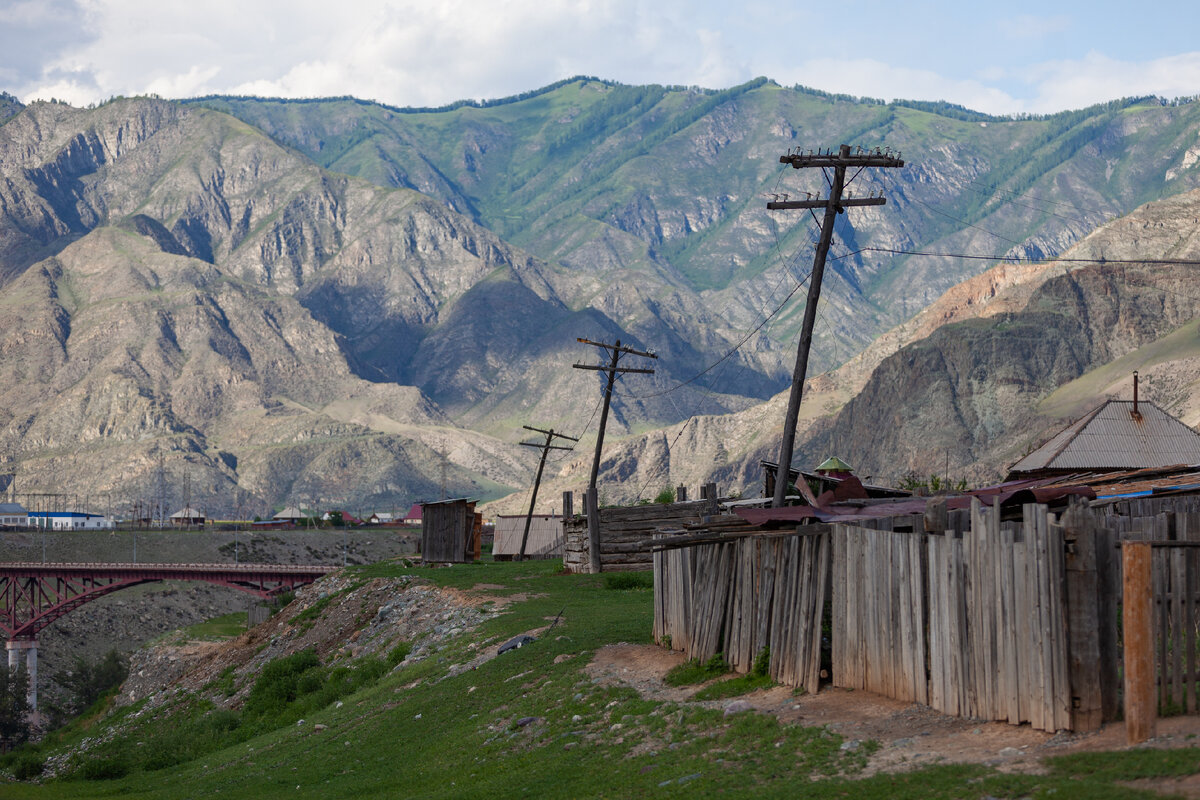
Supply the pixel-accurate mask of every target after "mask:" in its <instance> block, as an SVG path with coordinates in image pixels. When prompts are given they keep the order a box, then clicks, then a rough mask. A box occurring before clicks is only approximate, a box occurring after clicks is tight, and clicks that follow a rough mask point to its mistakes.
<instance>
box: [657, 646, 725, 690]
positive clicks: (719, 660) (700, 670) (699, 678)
mask: <svg viewBox="0 0 1200 800" xmlns="http://www.w3.org/2000/svg"><path fill="white" fill-rule="evenodd" d="M728 673H729V665H728V664H726V663H725V656H723V655H722V654H721V653H717V654H716V655H715V656H713V657H712V658H710V659H709V660H708V661H704V662H701V661H700V660H699V659H695V658H691V659H688V660H687V661H685V662H683V663H682V664H680V665H678V666H675V667H672V668H671V669H670V670H669V671H668V672H667V674H666V675H664V676H663V682H664V683H666V684H667V685H668V686H692V685H693V684H697V683H704V682H705V681H710V680H712V679H713V678H719V677H721V676H722V675H727V674H728Z"/></svg>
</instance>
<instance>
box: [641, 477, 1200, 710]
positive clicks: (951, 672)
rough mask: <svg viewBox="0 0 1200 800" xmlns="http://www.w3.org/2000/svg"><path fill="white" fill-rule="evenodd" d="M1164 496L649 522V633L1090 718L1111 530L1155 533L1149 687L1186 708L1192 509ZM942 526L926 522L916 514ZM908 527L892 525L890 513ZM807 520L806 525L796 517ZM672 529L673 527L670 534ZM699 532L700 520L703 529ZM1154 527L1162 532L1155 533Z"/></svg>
mask: <svg viewBox="0 0 1200 800" xmlns="http://www.w3.org/2000/svg"><path fill="white" fill-rule="evenodd" d="M1187 500H1189V502H1188V503H1184V504H1183V507H1184V508H1187V509H1189V510H1186V511H1172V510H1170V509H1171V505H1170V503H1169V501H1167V500H1162V499H1154V501H1153V502H1151V501H1149V500H1139V501H1136V502H1135V501H1121V502H1120V503H1113V504H1109V505H1107V506H1106V505H1100V506H1098V507H1095V508H1091V507H1088V506H1087V505H1086V504H1082V503H1076V504H1075V505H1073V506H1071V507H1070V508H1069V509H1067V510H1066V511H1065V512H1064V513H1063V514H1062V516H1061V518H1060V517H1058V516H1056V515H1055V514H1052V513H1050V512H1049V511H1048V510H1047V508H1046V507H1045V506H1041V505H1032V504H1030V505H1025V506H1023V507H1022V508H1021V509H1020V519H1004V517H1006V516H1007V517H1012V516H1013V514H1014V510H1012V509H1003V510H1002V509H998V508H985V507H982V506H981V505H979V504H978V503H976V504H975V505H974V506H973V508H972V509H971V510H970V511H969V512H953V513H952V514H950V515H945V514H944V513H942V514H941V515H938V514H934V515H932V516H931V515H926V516H925V517H924V518H923V517H921V516H916V517H902V518H894V519H888V520H878V521H873V522H869V523H863V525H873V526H874V527H873V528H867V527H863V526H850V525H834V526H823V525H814V526H803V527H801V528H799V529H798V530H792V531H786V532H784V531H779V532H756V533H742V534H737V535H726V536H724V537H723V538H722V537H718V538H720V540H719V541H712V540H711V537H710V540H709V541H698V542H684V541H682V540H678V539H677V537H672V536H659V537H657V538H656V540H655V544H656V545H657V546H658V547H660V548H671V549H663V550H661V551H659V552H656V553H655V554H654V561H653V568H654V573H655V616H654V636H655V639H656V640H657V641H659V642H660V643H666V642H668V641H669V643H670V646H671V647H673V648H674V649H677V650H681V651H683V652H684V653H686V654H687V655H688V656H690V657H693V658H698V659H701V660H706V659H708V658H710V657H712V656H713V655H714V654H716V653H723V654H724V655H725V658H726V660H727V661H728V662H729V663H730V665H731V666H732V667H734V668H735V669H737V670H739V671H743V672H744V671H748V670H749V669H750V667H751V665H752V663H753V660H754V657H755V656H756V655H757V654H758V653H759V652H760V651H761V650H762V649H763V648H764V647H770V656H771V659H770V670H771V675H772V677H774V678H775V679H776V680H778V681H780V682H781V683H785V684H788V685H792V686H798V687H804V688H805V689H807V690H809V691H816V690H817V688H818V685H819V683H820V674H821V669H822V646H823V642H822V635H821V624H822V619H823V616H824V615H825V614H828V615H829V619H830V625H831V627H830V629H829V630H830V634H829V638H830V642H829V643H828V644H829V650H827V651H826V653H825V658H826V662H825V664H826V666H828V668H829V671H830V674H831V678H832V682H833V684H834V685H835V686H840V687H846V688H856V689H863V690H868V691H872V692H876V693H879V694H883V695H886V696H888V697H894V698H897V699H900V700H906V701H911V702H918V703H924V704H927V705H929V706H931V707H933V708H935V709H937V710H939V711H942V712H944V713H947V714H953V715H957V716H963V717H970V718H975V719H991V720H1005V721H1008V722H1011V723H1014V724H1017V723H1022V722H1028V723H1029V724H1030V725H1031V726H1032V727H1034V728H1038V729H1041V730H1048V731H1055V730H1064V729H1066V730H1075V731H1086V730H1094V729H1096V728H1098V727H1099V726H1100V724H1101V723H1102V722H1104V721H1109V720H1114V719H1117V718H1118V717H1119V715H1120V713H1121V682H1120V677H1119V676H1120V663H1119V658H1120V652H1121V647H1122V632H1121V625H1120V607H1121V591H1122V590H1121V585H1122V579H1121V567H1120V558H1119V556H1118V550H1119V545H1120V541H1121V540H1133V541H1138V540H1150V541H1154V542H1155V548H1154V562H1153V585H1154V590H1153V593H1154V615H1155V632H1154V637H1155V638H1154V642H1155V663H1156V667H1155V670H1156V675H1157V679H1156V682H1155V686H1156V692H1157V694H1156V699H1157V704H1158V706H1159V710H1160V712H1168V711H1170V712H1182V713H1197V712H1198V710H1200V664H1198V663H1197V662H1200V547H1196V546H1194V545H1193V546H1184V545H1181V546H1178V547H1174V546H1169V545H1170V543H1172V542H1181V543H1189V544H1190V543H1193V542H1197V541H1200V510H1195V508H1196V504H1195V503H1194V502H1190V501H1191V500H1192V499H1191V498H1187ZM931 518H932V519H934V520H935V521H937V520H941V521H944V522H945V524H947V525H948V526H950V527H951V528H952V529H950V530H932V531H926V530H925V526H926V525H927V524H928V522H929V520H930V519H931ZM906 529H907V530H906ZM806 531H809V532H807V533H806ZM673 539H676V541H674V542H673ZM701 539H703V536H701ZM1159 545H1163V546H1159Z"/></svg>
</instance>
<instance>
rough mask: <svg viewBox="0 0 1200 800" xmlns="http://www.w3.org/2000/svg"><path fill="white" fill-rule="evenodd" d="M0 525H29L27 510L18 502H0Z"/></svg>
mask: <svg viewBox="0 0 1200 800" xmlns="http://www.w3.org/2000/svg"><path fill="white" fill-rule="evenodd" d="M0 527H3V528H27V527H29V512H28V511H26V510H25V506H23V505H21V504H20V503H0Z"/></svg>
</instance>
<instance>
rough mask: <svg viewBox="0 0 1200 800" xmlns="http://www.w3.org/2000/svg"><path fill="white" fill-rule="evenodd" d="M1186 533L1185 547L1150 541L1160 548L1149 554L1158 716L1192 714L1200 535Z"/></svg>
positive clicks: (1199, 677)
mask: <svg viewBox="0 0 1200 800" xmlns="http://www.w3.org/2000/svg"><path fill="white" fill-rule="evenodd" d="M1190 533H1191V535H1192V536H1193V537H1195V538H1191V539H1190V540H1187V543H1186V544H1185V543H1183V542H1180V543H1158V542H1156V544H1159V545H1161V546H1158V547H1155V548H1154V549H1153V551H1152V552H1153V561H1152V569H1153V582H1154V612H1155V617H1156V618H1155V621H1154V627H1155V637H1154V642H1155V664H1156V672H1157V674H1158V681H1157V682H1158V693H1157V697H1158V712H1159V714H1163V715H1166V714H1181V713H1187V714H1195V713H1196V712H1197V702H1196V699H1197V698H1196V695H1197V691H1198V690H1200V674H1197V671H1196V666H1197V664H1196V662H1197V646H1198V640H1197V626H1198V625H1200V618H1198V617H1197V610H1198V609H1197V606H1198V605H1200V547H1197V546H1196V545H1198V544H1200V541H1198V540H1200V535H1197V534H1200V531H1192V532H1190ZM1181 538H1182V537H1181Z"/></svg>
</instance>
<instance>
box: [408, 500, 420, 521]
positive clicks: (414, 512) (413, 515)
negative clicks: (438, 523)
mask: <svg viewBox="0 0 1200 800" xmlns="http://www.w3.org/2000/svg"><path fill="white" fill-rule="evenodd" d="M404 524H405V525H420V524H421V504H420V503H413V504H412V508H410V509H409V510H408V513H407V514H405V515H404Z"/></svg>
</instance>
